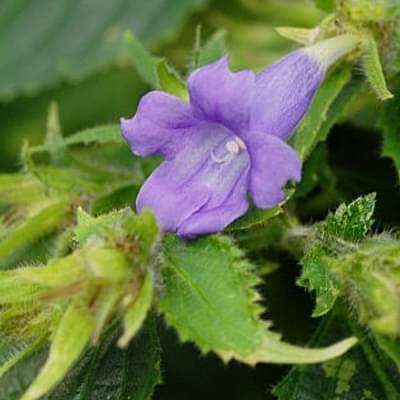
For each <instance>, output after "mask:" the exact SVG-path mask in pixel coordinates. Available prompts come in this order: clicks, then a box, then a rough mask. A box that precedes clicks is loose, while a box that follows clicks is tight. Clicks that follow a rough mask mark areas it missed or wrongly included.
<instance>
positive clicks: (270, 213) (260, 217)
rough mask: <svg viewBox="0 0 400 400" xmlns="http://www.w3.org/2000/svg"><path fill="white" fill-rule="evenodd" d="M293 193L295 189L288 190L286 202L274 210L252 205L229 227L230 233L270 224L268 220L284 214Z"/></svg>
mask: <svg viewBox="0 0 400 400" xmlns="http://www.w3.org/2000/svg"><path fill="white" fill-rule="evenodd" d="M293 193H294V189H287V190H286V198H285V200H283V201H282V202H281V203H280V204H278V205H277V206H276V207H273V208H269V209H266V210H264V209H261V208H256V207H255V206H254V205H251V206H250V209H249V211H248V212H247V213H246V214H245V215H243V216H242V217H240V218H239V219H237V220H236V221H234V222H233V223H232V224H231V225H229V227H228V231H229V232H235V231H242V230H245V229H249V228H252V227H255V226H259V225H264V224H265V223H267V222H268V220H270V219H271V218H274V217H276V216H277V215H279V214H281V213H282V212H283V208H282V207H283V206H284V204H285V203H287V202H288V201H289V199H290V198H291V197H292V195H293Z"/></svg>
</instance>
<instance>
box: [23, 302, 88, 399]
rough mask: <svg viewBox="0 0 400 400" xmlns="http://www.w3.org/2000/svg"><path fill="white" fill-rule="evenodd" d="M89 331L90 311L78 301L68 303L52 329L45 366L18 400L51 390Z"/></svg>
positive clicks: (78, 354) (72, 361) (37, 396)
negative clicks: (57, 323)
mask: <svg viewBox="0 0 400 400" xmlns="http://www.w3.org/2000/svg"><path fill="white" fill-rule="evenodd" d="M92 331H93V317H92V313H91V311H90V309H89V308H88V307H87V305H86V304H84V303H82V302H81V301H75V302H72V303H71V304H70V305H69V307H68V308H67V310H66V311H65V313H64V315H63V316H62V318H61V320H60V322H59V325H58V326H57V328H56V331H55V334H54V338H53V339H52V343H51V346H50V353H49V356H48V359H47V361H46V364H45V365H44V366H43V368H42V369H41V370H40V372H39V375H38V376H37V377H36V379H35V380H34V381H33V383H32V384H31V385H30V387H29V389H28V390H27V391H26V392H25V394H24V395H23V396H22V398H21V400H36V399H39V398H41V396H43V395H44V394H46V393H47V392H48V391H49V390H51V389H52V388H53V387H54V386H55V385H56V384H57V383H58V382H59V381H60V380H61V379H62V378H63V377H64V375H65V374H66V373H67V371H68V370H69V369H70V368H71V366H72V365H73V363H74V362H75V361H76V360H77V359H78V358H79V356H80V355H81V353H82V352H83V350H84V348H85V347H86V345H87V343H88V342H89V339H90V335H91V333H92Z"/></svg>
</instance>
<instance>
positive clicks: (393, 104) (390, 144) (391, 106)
mask: <svg viewBox="0 0 400 400" xmlns="http://www.w3.org/2000/svg"><path fill="white" fill-rule="evenodd" d="M399 99H400V85H399V84H397V86H396V91H395V97H394V99H393V100H391V101H388V102H387V103H386V104H385V108H384V111H383V114H382V117H381V120H380V121H379V126H380V128H381V129H382V131H383V156H385V157H390V158H391V159H392V160H393V163H394V166H395V168H396V171H397V174H398V176H399V179H400V119H399V117H398V116H399V115H400V100H399Z"/></svg>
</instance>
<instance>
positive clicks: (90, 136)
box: [29, 125, 123, 154]
mask: <svg viewBox="0 0 400 400" xmlns="http://www.w3.org/2000/svg"><path fill="white" fill-rule="evenodd" d="M122 141H123V139H122V136H121V129H120V127H119V126H118V125H102V126H97V127H95V128H89V129H84V130H83V131H80V132H78V133H75V134H74V135H71V136H68V137H66V138H63V139H62V145H63V146H73V145H89V144H94V143H96V144H102V143H121V142H122ZM41 151H48V152H50V151H51V147H50V146H49V144H48V143H45V144H43V145H38V146H34V147H31V148H30V149H29V152H30V153H31V154H34V153H37V152H41Z"/></svg>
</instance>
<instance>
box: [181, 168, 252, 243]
mask: <svg viewBox="0 0 400 400" xmlns="http://www.w3.org/2000/svg"><path fill="white" fill-rule="evenodd" d="M248 171H249V169H248V168H247V169H246V170H245V171H243V173H242V176H241V177H240V178H239V179H238V181H237V182H236V185H235V186H234V188H233V189H232V191H231V192H230V193H229V195H228V197H227V199H226V200H225V201H224V202H223V203H222V204H221V205H220V206H218V207H214V208H210V206H208V205H206V206H205V207H203V208H201V209H200V210H199V211H197V212H195V213H194V214H193V215H191V216H190V217H189V218H188V219H186V220H185V221H184V222H183V223H182V224H181V225H180V226H179V228H178V235H179V236H181V237H183V238H185V239H191V238H193V237H196V236H198V235H204V234H207V233H214V232H219V231H222V230H223V229H224V228H225V227H226V226H228V225H229V224H230V223H231V222H233V221H234V220H235V219H237V218H239V217H240V216H242V215H243V214H244V213H245V212H246V211H247V209H248V208H249V203H248V200H247V196H246V194H247V186H248Z"/></svg>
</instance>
